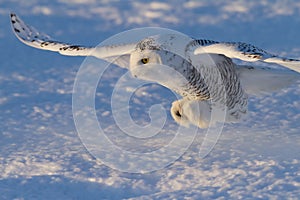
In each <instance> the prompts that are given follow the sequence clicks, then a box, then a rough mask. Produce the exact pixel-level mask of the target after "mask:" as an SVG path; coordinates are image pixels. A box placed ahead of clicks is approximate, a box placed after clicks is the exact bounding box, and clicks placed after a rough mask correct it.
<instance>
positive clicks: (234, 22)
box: [0, 0, 300, 200]
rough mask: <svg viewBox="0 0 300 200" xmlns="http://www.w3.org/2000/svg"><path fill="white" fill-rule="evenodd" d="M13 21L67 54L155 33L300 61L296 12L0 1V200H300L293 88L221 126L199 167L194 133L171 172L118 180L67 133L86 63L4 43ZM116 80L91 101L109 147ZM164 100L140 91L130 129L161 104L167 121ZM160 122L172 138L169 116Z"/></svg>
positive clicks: (260, 5)
mask: <svg viewBox="0 0 300 200" xmlns="http://www.w3.org/2000/svg"><path fill="white" fill-rule="evenodd" d="M11 11H13V12H15V13H17V14H18V15H20V16H21V17H22V18H23V19H24V20H25V21H26V22H28V23H29V24H31V25H33V26H34V27H36V28H38V29H39V30H42V31H44V32H45V33H48V34H50V35H51V36H53V37H54V38H56V39H58V40H61V41H66V42H70V43H78V44H83V45H98V44H99V43H100V42H101V41H103V40H105V39H107V38H108V37H110V36H112V35H114V34H117V33H119V32H121V31H125V30H128V29H131V28H140V27H147V26H158V27H164V28H170V29H174V30H177V31H180V32H182V33H184V34H187V35H190V36H192V37H195V38H207V39H213V40H219V41H243V42H247V43H251V44H255V45H256V46H259V47H262V48H264V49H266V50H269V51H270V52H273V53H277V54H280V55H282V56H287V57H292V58H293V57H295V58H300V39H299V35H300V3H299V2H298V1H222V2H221V1H209V0H207V1H181V6H178V5H175V4H174V2H173V3H172V1H163V2H160V3H159V2H149V1H106V0H103V1H96V0H53V1H48V2H42V1H38V0H28V1H17V0H10V1H7V0H0V27H1V29H0V47H1V52H2V53H1V54H0V60H1V64H0V86H1V87H0V113H1V114H0V137H1V139H0V199H4V200H6V199H127V198H131V199H184V198H186V199H257V198H260V199H298V198H299V197H298V196H299V194H300V148H299V147H300V124H299V120H300V103H299V96H300V88H299V83H300V81H297V82H296V83H295V84H293V85H291V86H290V87H287V88H285V89H283V90H281V91H280V92H278V93H274V94H270V95H266V96H262V97H251V98H250V105H249V109H250V113H249V117H248V119H247V120H246V121H243V122H241V123H238V124H226V125H225V127H224V129H223V133H222V135H221V138H220V139H219V141H218V143H217V145H216V146H215V147H214V149H213V151H212V152H211V153H210V154H209V155H208V156H207V157H206V158H204V159H201V158H200V157H199V156H198V152H199V147H200V145H201V142H202V140H203V131H202V132H201V131H200V133H199V134H198V136H197V137H196V139H195V141H194V143H193V144H192V145H191V147H190V148H189V149H188V150H187V151H186V152H185V154H184V155H183V156H182V157H181V158H179V159H178V160H177V161H176V162H174V163H173V164H172V165H169V166H167V167H165V168H163V169H160V170H157V171H154V172H151V173H146V174H139V173H125V172H120V171H118V170H114V169H111V168H109V167H107V166H106V165H104V164H103V163H102V162H101V161H100V160H97V159H95V158H94V157H93V156H92V155H90V154H89V152H88V151H87V150H86V149H85V147H84V145H83V144H82V143H81V141H80V139H79V137H78V134H77V131H76V128H75V125H74V121H73V114H72V90H73V84H74V81H75V77H76V72H77V71H78V70H79V68H80V65H81V63H82V62H83V61H84V58H80V57H64V56H62V55H59V54H56V53H52V52H46V51H40V50H36V49H33V48H30V47H27V46H25V45H23V44H21V43H20V42H19V41H18V40H17V39H16V38H15V36H14V35H13V33H12V31H11V27H10V23H9V13H10V12H11ZM123 73H124V69H119V68H116V67H111V68H110V71H108V72H107V73H106V74H105V76H104V79H103V83H101V84H99V87H98V88H97V93H96V102H97V103H96V109H97V115H98V119H99V120H100V121H101V123H102V125H103V127H104V128H105V130H106V131H107V134H108V135H110V137H111V138H114V139H115V140H116V141H118V139H120V138H119V134H118V133H117V132H116V131H115V130H116V125H115V123H114V121H113V118H111V113H110V109H109V106H110V95H111V90H112V89H113V85H114V83H115V82H116V81H117V80H118V78H119V77H120V75H122V74H123ZM172 100H174V97H173V96H172V94H171V92H169V91H168V90H166V89H164V88H162V87H159V86H157V85H154V86H153V85H152V86H151V85H149V86H146V87H144V88H141V89H140V90H139V91H138V92H137V93H136V95H135V96H134V97H133V102H132V109H131V113H132V117H133V119H134V120H135V121H137V123H139V124H147V123H148V122H149V116H148V114H147V109H148V108H149V105H152V104H153V103H161V104H162V105H164V106H165V108H166V110H167V111H166V112H167V114H168V109H169V108H170V103H171V102H172ZM168 119H169V121H170V127H172V126H173V125H174V124H175V123H174V122H172V120H171V118H170V115H169V114H168ZM201 133H202V134H201ZM168 134H169V135H168ZM164 137H165V138H168V137H170V133H168V131H166V134H165V135H164V134H160V135H159V136H158V137H157V138H156V140H154V141H152V142H150V143H148V144H146V145H149V148H156V147H158V146H159V145H160V143H159V141H160V140H161V139H163V138H164ZM120 145H123V147H124V148H133V147H132V146H128V145H127V143H122V144H121V143H120ZM155 145H157V146H155Z"/></svg>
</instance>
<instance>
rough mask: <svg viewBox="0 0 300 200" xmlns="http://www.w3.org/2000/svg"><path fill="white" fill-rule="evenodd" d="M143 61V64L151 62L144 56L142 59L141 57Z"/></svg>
mask: <svg viewBox="0 0 300 200" xmlns="http://www.w3.org/2000/svg"><path fill="white" fill-rule="evenodd" d="M141 62H142V63H143V64H147V63H148V62H149V58H142V59H141Z"/></svg>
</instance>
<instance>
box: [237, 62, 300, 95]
mask: <svg viewBox="0 0 300 200" xmlns="http://www.w3.org/2000/svg"><path fill="white" fill-rule="evenodd" d="M237 73H238V76H239V78H240V81H241V84H242V86H243V89H244V90H245V92H246V93H248V94H250V95H255V96H261V95H265V94H270V93H272V92H276V91H278V90H280V89H282V88H285V87H288V86H289V85H291V84H293V83H295V82H296V81H297V80H300V75H299V74H298V73H296V72H293V71H290V70H282V69H276V68H267V67H256V66H255V67H252V66H243V65H239V66H237Z"/></svg>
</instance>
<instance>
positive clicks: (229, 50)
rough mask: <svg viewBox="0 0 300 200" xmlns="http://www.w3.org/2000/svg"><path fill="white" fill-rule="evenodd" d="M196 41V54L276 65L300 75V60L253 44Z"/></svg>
mask: <svg viewBox="0 0 300 200" xmlns="http://www.w3.org/2000/svg"><path fill="white" fill-rule="evenodd" d="M196 41H198V42H197V43H198V45H199V46H198V47H197V48H196V49H195V50H194V54H202V53H213V54H223V55H225V56H227V57H229V58H237V59H240V60H244V61H248V62H255V61H263V62H267V63H276V64H279V65H282V66H284V67H287V68H289V69H291V70H294V71H296V72H299V73H300V60H298V59H290V58H284V57H280V56H277V55H274V54H271V53H268V52H266V51H265V50H263V49H260V48H258V47H255V46H253V45H251V44H247V43H242V42H215V41H209V42H201V41H206V40H196Z"/></svg>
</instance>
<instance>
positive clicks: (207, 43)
mask: <svg viewBox="0 0 300 200" xmlns="http://www.w3.org/2000/svg"><path fill="white" fill-rule="evenodd" d="M10 16H11V24H12V28H13V31H14V33H15V35H16V36H17V38H18V39H19V40H20V41H22V42H23V43H25V44H27V45H29V46H32V47H35V48H38V49H44V50H49V51H55V52H59V53H60V54H63V55H68V56H94V57H96V58H99V59H103V60H106V61H112V60H113V62H114V64H116V65H119V66H120V67H125V68H128V69H129V70H130V72H131V74H132V75H133V76H134V77H137V78H140V79H144V80H150V81H154V82H157V83H159V84H161V85H163V86H165V87H167V88H169V89H171V90H173V91H175V92H176V93H178V94H179V95H180V96H182V99H180V100H178V101H175V102H173V103H172V107H171V115H172V117H173V118H174V120H175V121H176V122H177V123H179V124H181V125H185V126H188V125H189V124H193V125H196V126H198V127H200V128H206V127H208V125H209V124H210V123H211V122H212V119H211V114H212V113H211V112H212V106H213V104H214V103H216V102H218V103H221V104H223V105H224V107H225V109H226V110H225V111H226V115H225V119H226V121H227V122H237V121H239V120H240V119H242V118H243V117H244V116H245V115H246V113H247V110H248V94H250V95H252V94H253V95H258V94H263V93H268V92H272V91H276V90H278V89H280V88H282V87H285V86H287V85H289V84H291V83H292V82H293V81H294V80H295V79H296V78H297V74H296V73H294V72H293V71H296V72H299V73H300V60H296V59H288V58H283V57H279V56H276V55H273V54H270V53H268V52H266V51H264V50H262V49H260V48H257V47H255V46H253V45H251V44H246V43H242V42H217V41H212V40H205V39H193V38H191V37H183V36H182V35H180V34H160V35H153V36H150V37H146V38H144V39H142V40H140V41H137V42H136V43H129V44H119V45H110V46H109V45H108V46H97V47H84V46H80V45H71V44H68V43H62V42H58V41H56V40H53V39H51V38H50V37H49V36H47V35H45V34H42V33H40V32H38V31H36V29H34V28H33V27H31V26H28V25H27V24H25V23H24V22H23V21H22V20H21V19H20V18H19V17H18V16H17V15H16V14H11V15H10ZM116 58H117V59H116ZM233 58H235V59H239V60H242V61H247V62H254V61H262V62H266V63H275V64H279V65H282V66H284V67H287V68H289V69H291V70H292V71H291V70H278V69H274V68H266V67H256V66H244V65H238V64H235V63H234V62H233V60H232V59H233ZM115 59H116V60H115ZM162 65H164V66H169V69H168V70H160V69H162V68H159V66H162ZM215 121H218V120H215Z"/></svg>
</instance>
